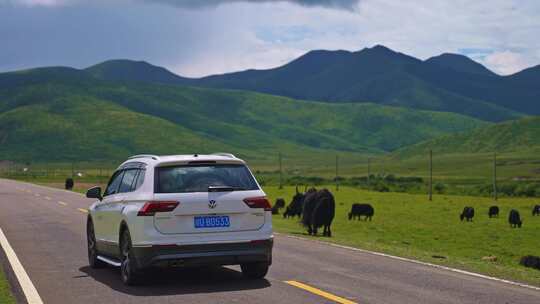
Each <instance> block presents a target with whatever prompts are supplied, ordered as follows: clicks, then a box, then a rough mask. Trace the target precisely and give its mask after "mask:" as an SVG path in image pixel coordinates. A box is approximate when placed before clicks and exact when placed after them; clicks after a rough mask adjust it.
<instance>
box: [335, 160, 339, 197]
mask: <svg viewBox="0 0 540 304" xmlns="http://www.w3.org/2000/svg"><path fill="white" fill-rule="evenodd" d="M338 162H339V156H338V155H336V191H339V179H338V176H339V171H338V168H339V166H338Z"/></svg>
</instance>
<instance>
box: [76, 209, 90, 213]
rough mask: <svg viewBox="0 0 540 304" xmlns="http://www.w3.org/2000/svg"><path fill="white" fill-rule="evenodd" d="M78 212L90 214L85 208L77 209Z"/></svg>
mask: <svg viewBox="0 0 540 304" xmlns="http://www.w3.org/2000/svg"><path fill="white" fill-rule="evenodd" d="M77 210H79V211H80V212H83V213H88V210H86V209H83V208H77Z"/></svg>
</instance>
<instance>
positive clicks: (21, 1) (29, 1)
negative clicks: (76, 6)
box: [0, 0, 73, 7]
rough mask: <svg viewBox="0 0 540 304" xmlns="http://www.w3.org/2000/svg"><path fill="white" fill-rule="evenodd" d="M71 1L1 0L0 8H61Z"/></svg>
mask: <svg viewBox="0 0 540 304" xmlns="http://www.w3.org/2000/svg"><path fill="white" fill-rule="evenodd" d="M69 2H73V1H70V0H0V6H2V5H12V6H16V5H20V6H30V7H32V6H60V5H66V4H68V3H69Z"/></svg>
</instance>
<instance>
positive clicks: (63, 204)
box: [58, 201, 67, 206]
mask: <svg viewBox="0 0 540 304" xmlns="http://www.w3.org/2000/svg"><path fill="white" fill-rule="evenodd" d="M58 203H59V204H60V205H62V206H67V203H64V202H62V201H59V202H58Z"/></svg>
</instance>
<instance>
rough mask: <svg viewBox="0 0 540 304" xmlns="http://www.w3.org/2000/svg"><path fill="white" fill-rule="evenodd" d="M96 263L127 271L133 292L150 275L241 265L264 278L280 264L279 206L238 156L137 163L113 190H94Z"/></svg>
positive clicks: (117, 176) (116, 179) (116, 178)
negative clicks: (156, 270)
mask: <svg viewBox="0 0 540 304" xmlns="http://www.w3.org/2000/svg"><path fill="white" fill-rule="evenodd" d="M86 196H87V197H89V198H96V199H98V201H96V202H95V203H93V204H92V205H91V207H90V208H89V214H88V220H87V239H88V260H89V264H90V266H91V267H92V268H100V267H103V266H105V265H106V264H110V265H113V266H117V267H121V278H122V281H123V282H124V283H125V284H127V285H133V284H136V283H138V282H141V276H142V274H143V271H144V270H145V269H147V268H149V267H182V266H203V265H238V264H239V265H240V266H241V269H242V273H243V274H244V276H246V277H248V278H254V279H256V278H263V277H264V276H265V275H266V273H267V272H268V268H269V266H270V265H271V264H272V247H273V233H272V215H271V205H270V203H269V200H268V199H267V197H266V195H265V193H264V192H263V191H262V189H261V187H260V186H259V184H258V183H257V181H256V180H255V178H254V176H253V174H252V173H251V172H250V170H249V169H248V167H247V165H246V164H245V162H244V161H243V160H241V159H238V158H236V157H235V156H233V155H231V154H225V153H218V154H211V155H196V154H195V155H176V156H155V155H137V156H133V157H130V158H129V159H128V160H127V161H126V162H124V163H123V164H121V165H120V167H118V169H117V170H116V171H115V172H114V174H113V175H112V177H111V179H110V181H109V183H108V185H107V188H106V189H105V191H104V192H103V194H102V192H101V189H100V188H99V187H94V188H91V189H89V190H88V191H87V193H86Z"/></svg>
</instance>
